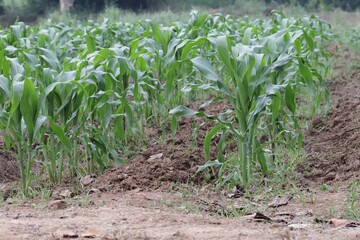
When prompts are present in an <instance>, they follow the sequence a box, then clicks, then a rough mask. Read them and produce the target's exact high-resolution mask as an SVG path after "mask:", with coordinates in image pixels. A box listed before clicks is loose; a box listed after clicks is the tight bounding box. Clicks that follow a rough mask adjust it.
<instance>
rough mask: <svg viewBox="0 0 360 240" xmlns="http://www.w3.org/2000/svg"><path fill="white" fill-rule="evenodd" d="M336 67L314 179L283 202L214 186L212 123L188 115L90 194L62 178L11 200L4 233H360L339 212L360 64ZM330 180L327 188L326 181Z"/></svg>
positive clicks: (316, 139)
mask: <svg viewBox="0 0 360 240" xmlns="http://www.w3.org/2000/svg"><path fill="white" fill-rule="evenodd" d="M336 69H337V71H339V72H340V73H341V74H338V75H337V77H336V78H334V79H332V80H331V81H330V90H331V96H332V103H331V107H330V110H329V112H328V113H327V115H326V116H325V117H317V118H315V119H314V120H313V121H312V123H311V126H310V128H309V129H308V131H307V132H306V134H305V137H304V139H305V144H304V146H305V150H306V151H307V152H308V154H309V157H308V158H307V159H306V161H305V162H304V163H301V164H300V165H299V166H298V168H297V170H298V174H299V178H300V180H301V182H302V183H303V185H306V186H308V187H307V188H302V189H300V190H299V191H292V192H291V193H287V192H286V191H287V190H284V192H283V194H282V195H281V196H280V197H282V198H280V200H279V199H278V201H275V205H279V206H277V207H270V205H271V204H270V205H269V202H271V201H272V200H274V199H272V198H275V197H276V196H274V195H273V194H271V192H272V191H273V189H271V188H269V189H267V190H266V191H264V193H263V194H260V195H259V196H256V197H255V198H249V197H246V196H244V195H241V191H240V189H234V190H233V191H230V192H229V191H221V192H218V193H216V192H215V193H214V192H213V191H212V186H211V185H204V182H203V180H204V175H201V174H200V175H194V173H195V171H196V169H197V167H198V166H200V165H202V164H203V163H204V162H205V161H204V158H203V146H202V145H201V142H202V140H203V138H204V136H205V133H206V130H207V129H209V128H210V127H211V126H212V124H211V123H209V122H204V123H203V122H202V121H201V120H197V119H195V120H194V119H192V118H184V119H182V120H181V122H180V127H179V131H178V134H177V135H176V136H175V137H174V138H173V137H171V134H170V135H167V136H166V137H165V138H164V139H163V140H159V138H158V136H159V135H161V134H162V132H161V131H159V130H157V129H148V135H149V136H150V137H149V139H150V142H149V143H148V148H147V149H146V150H144V151H143V152H142V153H140V154H137V155H134V156H131V161H130V162H129V164H127V165H123V166H119V167H116V168H114V169H109V170H107V171H106V172H105V173H104V175H102V176H98V177H97V178H96V179H95V182H94V183H92V184H90V185H89V186H87V187H86V188H85V192H83V193H80V194H79V192H78V189H76V185H72V186H70V185H69V186H66V185H64V186H60V187H59V188H58V189H56V190H54V191H53V194H52V197H51V199H49V200H46V198H45V197H43V198H41V197H38V198H37V199H35V200H25V201H24V200H19V199H17V198H8V199H6V201H5V202H4V203H1V204H0V206H1V208H0V239H66V238H75V239H87V238H92V239H319V240H320V239H344V240H345V239H360V227H359V226H358V225H357V224H358V223H356V222H353V223H351V222H348V223H347V224H337V222H338V221H336V219H340V218H344V217H345V216H346V215H345V214H344V213H345V211H346V208H347V206H346V201H345V200H346V197H347V195H348V193H349V189H348V187H347V186H348V184H349V183H352V182H355V181H359V180H360V178H359V170H360V169H359V168H360V148H359V147H360V137H359V136H360V129H359V127H360V126H359V124H360V102H359V100H360V98H359V93H360V71H359V70H351V71H348V70H347V69H346V65H345V64H341V65H339V66H336ZM226 106H227V105H226V103H223V102H222V103H218V104H215V105H214V107H212V108H208V109H205V111H207V112H212V113H215V112H219V111H222V110H224V109H226V108H227V107H226ZM194 124H196V125H198V132H197V135H196V137H195V138H196V139H197V141H195V140H194V138H193V137H192V136H193V135H192V133H193V132H192V126H194ZM168 130H169V129H168ZM214 142H215V143H216V140H215V141H214ZM212 154H213V155H215V154H216V144H214V146H213V149H212ZM0 156H3V157H2V158H0V167H1V171H0V182H3V184H2V185H0V190H2V189H8V186H9V185H8V183H5V182H9V181H11V180H13V179H14V178H16V177H18V175H17V172H18V170H17V169H16V164H15V163H11V164H14V165H11V164H10V162H12V160H9V159H12V158H11V157H9V156H7V157H6V155H4V154H1V153H0ZM8 164H10V165H8ZM3 169H5V170H4V171H3ZM324 183H327V184H328V185H329V188H328V189H323V190H320V187H319V186H320V185H321V184H324ZM66 190H67V192H66ZM274 191H275V190H274ZM3 194H4V193H3ZM236 194H240V196H235V195H236ZM287 194H289V196H290V197H288V198H286V201H285V203H284V205H281V202H282V201H284V198H283V197H284V196H285V195H287ZM61 195H67V196H66V197H65V198H63V197H61ZM74 195H75V196H74ZM7 197H8V196H7ZM269 198H270V199H269ZM59 199H60V200H59ZM279 202H280V203H279ZM273 203H274V202H273ZM357 206H358V205H357ZM259 213H261V214H263V215H261V214H259ZM244 214H245V215H244ZM334 219H335V220H334Z"/></svg>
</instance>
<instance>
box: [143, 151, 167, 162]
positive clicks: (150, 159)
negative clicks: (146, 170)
mask: <svg viewBox="0 0 360 240" xmlns="http://www.w3.org/2000/svg"><path fill="white" fill-rule="evenodd" d="M162 156H163V154H162V153H158V154H155V155H151V156H150V157H149V159H148V160H146V161H148V162H149V163H152V162H155V160H159V159H161V158H162Z"/></svg>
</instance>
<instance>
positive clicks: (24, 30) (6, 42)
mask: <svg viewBox="0 0 360 240" xmlns="http://www.w3.org/2000/svg"><path fill="white" fill-rule="evenodd" d="M0 33H1V34H0V100H1V101H0V129H1V131H2V133H3V136H4V139H5V142H6V144H5V147H6V148H7V150H8V151H12V152H14V153H16V154H17V155H18V159H19V162H20V169H21V186H22V190H23V192H24V193H25V194H26V193H27V192H28V191H29V189H30V188H31V179H32V177H33V175H34V173H33V165H34V163H35V164H38V165H39V166H41V167H42V170H41V171H43V172H46V174H47V176H48V178H49V180H50V181H51V182H53V183H54V184H56V183H59V182H60V181H61V179H62V176H63V174H64V172H67V173H68V174H69V176H72V177H81V176H84V175H85V174H89V173H93V172H96V171H97V172H99V173H101V172H102V171H103V170H104V169H106V168H108V167H110V166H112V165H113V164H114V163H123V162H125V161H124V160H126V152H127V148H128V146H129V145H130V144H131V143H134V142H138V143H142V142H145V141H142V140H144V139H145V128H146V127H147V126H156V127H159V128H161V129H162V130H163V132H164V134H165V133H166V131H167V128H166V126H167V124H168V122H169V121H171V130H172V132H173V133H175V132H176V126H177V118H176V117H177V116H180V115H182V116H183V115H198V116H202V117H205V118H208V119H209V120H211V121H215V123H216V125H215V127H213V129H211V130H210V131H209V133H208V135H207V137H206V138H205V140H204V152H205V158H206V159H207V160H209V163H207V164H206V165H205V166H204V167H206V166H215V165H217V166H221V167H220V175H222V176H223V177H221V178H219V179H221V182H224V183H225V182H227V181H230V180H233V181H237V182H239V181H240V182H242V183H244V184H245V185H247V184H249V183H251V181H252V179H251V177H252V174H253V173H254V170H253V168H254V166H255V167H257V166H259V167H260V169H261V172H262V174H263V175H266V176H267V175H270V174H271V169H272V165H271V161H269V159H271V158H274V157H275V155H276V147H277V146H278V145H279V144H282V145H285V146H287V147H288V148H291V149H294V150H295V149H298V148H299V147H300V145H301V135H300V132H299V131H298V123H297V118H296V109H297V98H296V96H297V93H298V92H299V90H301V89H302V88H310V89H311V90H312V93H313V95H314V98H315V99H316V101H315V102H316V104H315V105H314V109H316V108H317V107H318V106H320V105H321V104H322V103H323V102H322V99H323V97H324V96H325V98H327V97H328V92H327V90H326V88H325V86H326V81H325V80H324V79H325V78H324V77H325V76H326V74H327V72H328V65H327V63H326V59H327V57H328V55H327V53H326V52H325V51H324V50H322V48H321V46H322V45H323V44H324V43H326V41H328V39H329V36H330V34H329V33H328V32H327V25H326V23H324V22H322V21H321V20H319V19H317V18H315V17H304V18H301V19H294V18H286V17H285V16H284V15H282V14H281V13H275V14H274V16H273V18H272V19H267V20H265V19H257V20H254V21H250V20H249V19H246V18H245V19H236V18H234V17H231V16H222V15H208V14H203V15H201V14H198V13H197V12H192V13H191V14H190V19H189V21H188V22H187V23H180V22H177V23H171V24H168V25H159V24H155V23H152V22H149V21H139V22H136V23H133V24H129V23H122V22H119V23H109V22H107V21H104V22H103V23H101V24H97V23H94V22H92V21H89V22H88V23H85V24H84V23H78V22H74V23H70V24H69V25H66V24H63V23H59V24H54V23H52V22H51V21H49V22H47V23H44V24H43V25H40V26H32V27H30V26H26V25H25V24H23V23H17V24H15V25H13V26H10V27H9V28H8V29H3V30H0ZM210 94H211V95H215V97H214V98H213V99H212V100H210V101H207V102H205V103H204V104H203V105H202V107H204V106H206V105H208V104H212V103H213V102H215V101H218V100H220V99H225V100H226V101H227V102H228V103H229V109H224V112H222V113H220V114H218V115H216V116H210V115H207V114H205V113H204V112H202V111H200V110H192V109H189V108H186V107H184V106H182V105H185V104H189V103H192V102H194V101H198V100H203V99H205V98H208V97H209V96H210ZM177 106H178V107H177ZM202 107H200V109H201V108H202ZM171 109H173V110H171ZM170 110H171V111H170ZM171 114H172V116H171ZM170 119H171V120H170ZM215 135H221V137H220V141H219V142H218V147H219V151H218V154H217V157H216V159H211V158H210V144H211V141H212V139H213V137H214V136H215ZM263 135H265V136H266V141H264V140H261V136H263ZM231 142H235V143H236V145H237V148H238V149H237V150H234V153H233V154H235V152H236V151H238V156H237V157H236V158H235V159H237V160H236V161H235V162H234V164H233V163H232V165H231V164H229V161H228V160H229V159H230V157H229V156H227V155H226V148H227V147H226V146H227V145H228V144H230V143H231ZM294 146H295V147H294ZM120 156H121V157H120ZM210 160H211V161H210ZM234 166H235V168H236V169H237V170H236V171H235V170H234V171H231V169H230V168H231V167H234ZM235 168H234V169H235ZM201 169H202V168H201ZM229 169H230V171H229Z"/></svg>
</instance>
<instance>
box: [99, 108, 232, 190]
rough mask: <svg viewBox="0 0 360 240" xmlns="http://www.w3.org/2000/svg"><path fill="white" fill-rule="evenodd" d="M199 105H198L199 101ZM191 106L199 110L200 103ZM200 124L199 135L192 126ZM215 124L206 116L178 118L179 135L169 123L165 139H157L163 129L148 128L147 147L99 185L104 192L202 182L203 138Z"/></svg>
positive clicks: (209, 111) (215, 110) (108, 173)
mask: <svg viewBox="0 0 360 240" xmlns="http://www.w3.org/2000/svg"><path fill="white" fill-rule="evenodd" d="M196 105H199V104H196ZM196 105H193V106H191V107H192V108H193V109H196V108H197V106H196ZM227 109H228V104H226V103H225V102H224V101H221V102H217V103H214V104H212V105H211V106H208V107H206V108H205V109H203V111H204V112H206V113H207V114H217V113H220V112H224V111H226V110H227ZM195 125H196V126H197V134H196V137H194V135H193V127H194V126H195ZM213 126H214V124H213V123H211V122H209V121H207V120H206V119H204V118H196V117H184V118H182V119H179V127H178V130H177V134H176V135H175V136H174V137H172V134H171V131H170V126H168V128H167V129H166V130H167V132H168V134H167V135H166V138H165V140H163V141H162V142H161V141H156V140H158V139H159V136H161V134H162V131H161V129H154V128H150V129H147V130H146V132H147V133H148V139H150V141H149V142H148V146H147V149H146V150H145V151H144V152H143V153H142V154H140V155H134V156H132V157H131V160H130V161H129V163H128V164H126V165H122V166H118V167H116V168H114V169H110V170H106V171H105V173H104V174H103V175H102V176H101V177H100V178H99V179H98V181H97V184H96V187H98V188H100V189H102V190H103V191H112V192H117V191H127V190H132V189H142V190H151V189H152V190H154V189H158V188H161V189H168V188H169V186H170V185H171V184H172V183H188V182H192V183H199V182H201V181H203V179H204V175H203V173H199V174H195V173H196V171H197V169H198V167H199V166H201V165H203V164H204V163H205V159H204V150H203V144H202V143H203V141H204V138H205V136H206V133H207V131H208V130H209V129H211V127H213ZM216 140H217V139H216V137H215V138H214V141H213V142H214V144H213V146H212V149H211V150H212V153H211V155H212V158H215V155H216V152H217V148H216Z"/></svg>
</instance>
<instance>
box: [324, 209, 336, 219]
mask: <svg viewBox="0 0 360 240" xmlns="http://www.w3.org/2000/svg"><path fill="white" fill-rule="evenodd" d="M335 215H336V210H335V207H330V208H328V209H327V210H326V212H325V218H329V219H330V218H334V217H335Z"/></svg>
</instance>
